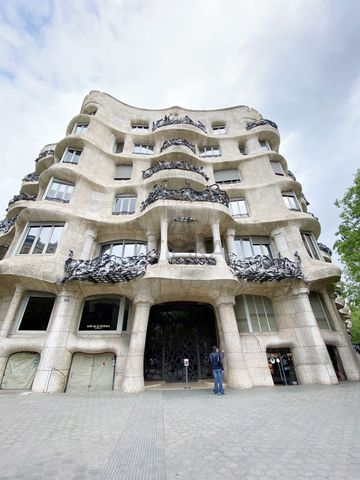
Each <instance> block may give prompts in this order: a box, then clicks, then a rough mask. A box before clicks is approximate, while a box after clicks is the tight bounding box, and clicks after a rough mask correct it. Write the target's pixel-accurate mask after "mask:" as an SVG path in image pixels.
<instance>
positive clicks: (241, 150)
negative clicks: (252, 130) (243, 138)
mask: <svg viewBox="0 0 360 480" xmlns="http://www.w3.org/2000/svg"><path fill="white" fill-rule="evenodd" d="M239 152H240V153H241V155H247V153H246V148H245V145H239Z"/></svg>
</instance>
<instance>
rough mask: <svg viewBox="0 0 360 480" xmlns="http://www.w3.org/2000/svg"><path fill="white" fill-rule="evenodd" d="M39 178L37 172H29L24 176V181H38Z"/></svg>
mask: <svg viewBox="0 0 360 480" xmlns="http://www.w3.org/2000/svg"><path fill="white" fill-rule="evenodd" d="M38 180H39V175H38V174H37V173H35V172H31V173H28V174H27V175H25V177H24V178H23V182H37V181H38Z"/></svg>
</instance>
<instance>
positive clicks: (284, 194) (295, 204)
mask: <svg viewBox="0 0 360 480" xmlns="http://www.w3.org/2000/svg"><path fill="white" fill-rule="evenodd" d="M281 196H282V197H283V200H284V203H285V205H286V207H287V208H288V209H289V210H292V211H295V212H301V211H302V210H301V207H300V202H299V200H298V198H297V196H296V195H295V193H294V192H281ZM288 198H292V199H293V205H292V202H291V201H290V200H286V199H288ZM294 207H295V208H294Z"/></svg>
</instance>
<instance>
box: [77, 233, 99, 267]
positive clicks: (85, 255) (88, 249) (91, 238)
mask: <svg viewBox="0 0 360 480" xmlns="http://www.w3.org/2000/svg"><path fill="white" fill-rule="evenodd" d="M95 238H96V233H95V232H94V231H93V230H86V232H85V241H84V245H83V249H82V252H81V255H80V258H81V260H90V258H91V256H92V250H93V247H94V243H95Z"/></svg>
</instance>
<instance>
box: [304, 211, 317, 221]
mask: <svg viewBox="0 0 360 480" xmlns="http://www.w3.org/2000/svg"><path fill="white" fill-rule="evenodd" d="M304 213H307V214H308V215H311V216H312V217H313V218H315V220H317V221H319V217H317V216H316V215H315V213H312V212H304Z"/></svg>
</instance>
